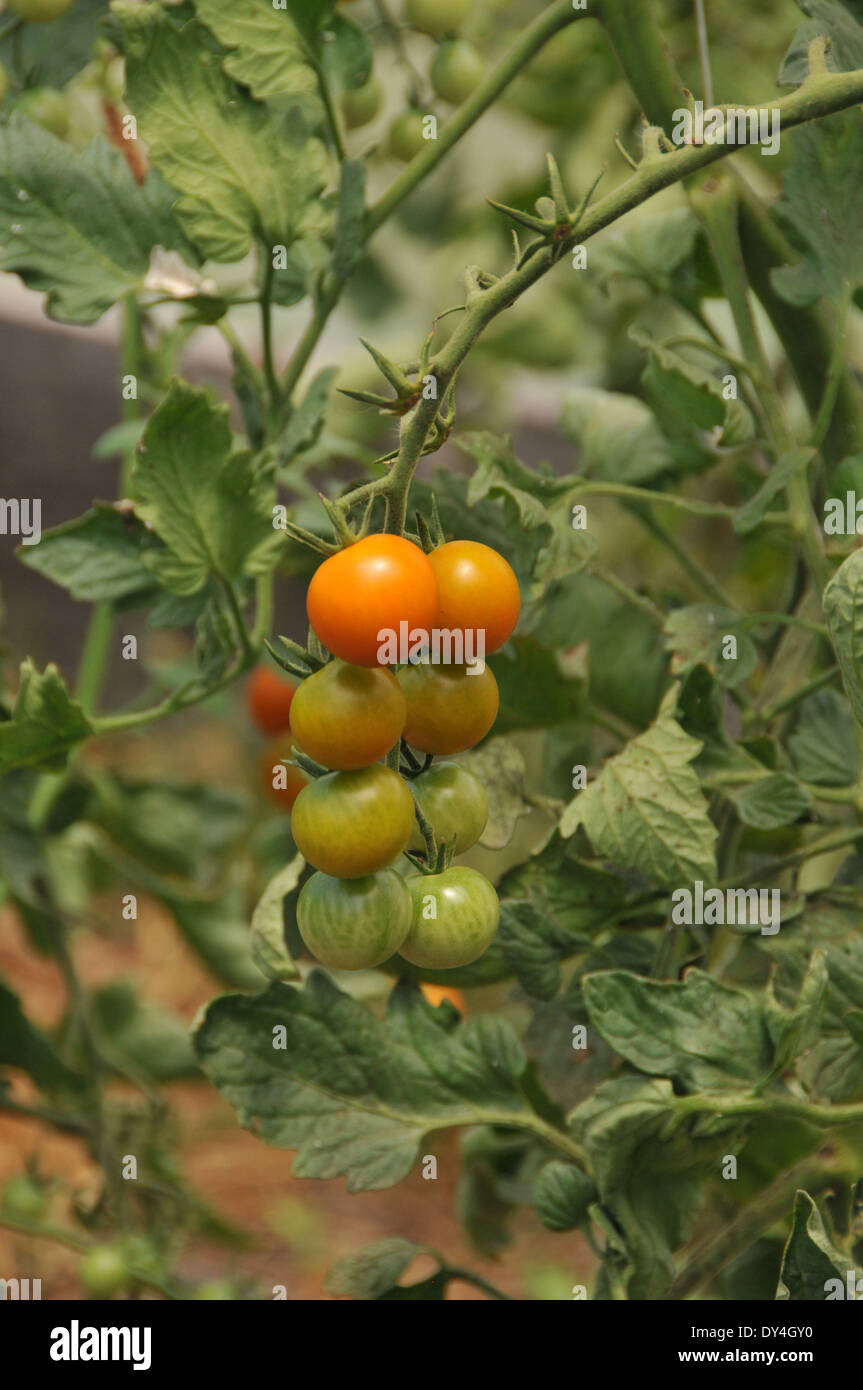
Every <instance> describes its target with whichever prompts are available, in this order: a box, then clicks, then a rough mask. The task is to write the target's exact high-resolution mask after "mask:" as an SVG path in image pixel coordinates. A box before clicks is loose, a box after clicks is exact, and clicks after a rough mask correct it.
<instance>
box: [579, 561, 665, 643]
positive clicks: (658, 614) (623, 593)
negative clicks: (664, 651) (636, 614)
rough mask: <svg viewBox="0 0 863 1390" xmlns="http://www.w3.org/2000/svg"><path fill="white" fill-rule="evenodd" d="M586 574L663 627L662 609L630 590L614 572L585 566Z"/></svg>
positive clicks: (600, 567)
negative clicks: (605, 585) (599, 581)
mask: <svg viewBox="0 0 863 1390" xmlns="http://www.w3.org/2000/svg"><path fill="white" fill-rule="evenodd" d="M587 572H588V574H592V575H593V577H594V578H595V579H599V580H601V582H602V583H603V584H607V585H608V587H609V588H610V589H613V590H614V592H615V593H616V594H617V595H618V596H619V597H620V598H622V599H623V601H624V602H625V603H628V604H629V605H630V607H632V608H637V609H638V610H639V611H640V612H641V613H644V614H645V615H646V617H648V618H649V619H650V621H651V622H652V623H655V624H656V626H657V627H659V628H663V627H665V614H664V613H663V611H662V609H661V608H660V607H659V606H658V605H657V604H655V603H654V602H653V599H650V598H648V597H647V596H646V595H645V594H639V593H636V591H635V589H631V588H630V586H629V585H628V584H626V583H625V582H624V580H622V579H619V578H618V576H617V575H616V574H615V572H614V570H612V569H609V568H606V567H605V566H604V565H597V564H593V565H588V566H587Z"/></svg>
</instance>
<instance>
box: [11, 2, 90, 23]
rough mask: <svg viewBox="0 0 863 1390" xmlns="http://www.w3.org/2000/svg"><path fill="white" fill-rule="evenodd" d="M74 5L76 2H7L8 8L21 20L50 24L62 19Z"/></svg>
mask: <svg viewBox="0 0 863 1390" xmlns="http://www.w3.org/2000/svg"><path fill="white" fill-rule="evenodd" d="M73 3H74V0H6V8H7V10H9V12H10V14H16V15H17V16H18V18H19V19H31V20H35V21H36V23H38V24H49V23H50V22H51V20H53V19H60V18H61V16H62V15H64V14H65V13H66V11H67V10H71V8H72V5H73Z"/></svg>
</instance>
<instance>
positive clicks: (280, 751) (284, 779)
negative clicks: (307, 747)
mask: <svg viewBox="0 0 863 1390" xmlns="http://www.w3.org/2000/svg"><path fill="white" fill-rule="evenodd" d="M291 757H293V749H292V745H291V739H290V736H288V737H287V738H277V739H274V740H273V742H272V743H270V744H268V745H267V747H266V748H265V750H264V752H263V753H262V754H261V756H260V758H259V760H258V772H259V775H260V783H261V789H262V791H263V793H264V795H265V796H266V797H267V799H268V800H269V801H271V802H272V803H273V805H274V806H278V808H279V810H280V811H286V812H287V813H288V814H289V815H290V812H291V811H292V809H293V805H294V802H295V801H296V799H297V797H298V796H299V794H300V792H301V791H302V790H303V787H305V786H307V785H308V781H309V779H308V777H307V776H306V774H305V773H304V772H302V771H301V770H300V769H299V768H298V767H286V766H285V764H284V761H283V760H284V759H285V758H291Z"/></svg>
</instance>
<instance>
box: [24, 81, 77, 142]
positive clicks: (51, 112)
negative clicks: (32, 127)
mask: <svg viewBox="0 0 863 1390" xmlns="http://www.w3.org/2000/svg"><path fill="white" fill-rule="evenodd" d="M15 110H16V111H20V112H21V114H22V116H26V117H27V119H28V120H29V121H34V122H35V123H36V125H40V126H42V128H43V130H50V132H51V134H52V135H56V136H57V138H58V140H62V139H63V137H64V135H66V134H67V132H68V130H69V112H68V111H67V109H66V101H65V98H64V97H63V96H62V94H61V93H60V92H57V91H55V90H54V88H53V87H28V88H27V90H26V91H24V92H19V94H18V96H17V97H16V98H15Z"/></svg>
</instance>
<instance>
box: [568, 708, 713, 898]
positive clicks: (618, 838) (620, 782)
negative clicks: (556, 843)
mask: <svg viewBox="0 0 863 1390" xmlns="http://www.w3.org/2000/svg"><path fill="white" fill-rule="evenodd" d="M701 747H702V744H701V743H700V742H699V741H698V740H697V739H693V738H690V736H689V735H688V734H686V733H684V731H683V729H681V727H680V725H679V724H678V723H677V722H676V721H675V720H674V719H673V718H672V717H671V716H670V715H669V714H667V713H665V714H663V715H662V716H661V717H660V718H659V719H658V720H657V721H656V722H655V723H654V724H652V725H651V726H650V728H649V729H647V730H646V732H645V733H643V734H639V735H638V737H637V738H634V739H632V741H631V742H630V743H628V744H627V746H626V747H625V748H624V750H623V752H622V753H619V754H618V755H617V757H615V758H611V759H610V760H609V761H608V762H607V763H606V764H605V767H604V768H603V770H602V772H601V773H600V775H599V777H598V778H597V780H596V781H595V782H593V783H592V784H591V785H590V786H589V787H587V789H586V790H585V791H583V792H580V793H579V794H578V796H576V797H575V799H574V800H573V801H571V802H570V803H569V806H568V807H567V808H566V810H565V811H564V813H563V816H562V817H561V822H560V833H561V835H563V836H565V837H566V836H569V835H572V834H574V832H575V830H576V829H577V828H578V826H579V825H582V826H584V829H585V831H586V832H587V836H588V838H589V839H590V841H591V844H592V845H593V846H594V848H595V849H596V850H597V851H598V852H599V853H600V854H602V855H603V856H604V857H605V858H607V859H610V860H612V861H613V862H614V863H615V864H618V865H621V866H625V867H628V868H635V869H638V870H639V871H640V872H641V873H642V874H644V876H645V877H646V878H648V879H649V880H650V881H651V882H652V883H656V884H659V885H660V886H661V887H669V888H671V887H676V886H677V885H679V884H680V882H681V881H683V882H687V881H691V880H693V879H702V880H704V881H706V882H712V881H713V880H714V879H715V877H716V858H715V841H716V829H715V827H714V825H713V824H712V822H711V820H710V817H709V816H708V814H707V803H706V801H705V800H704V797H703V796H702V794H701V790H700V787H699V783H698V778H697V776H696V774H695V772H694V770H693V768H692V761H693V759H694V758H695V757H696V756H697V754H698V753H699V752H700V750H701Z"/></svg>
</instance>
